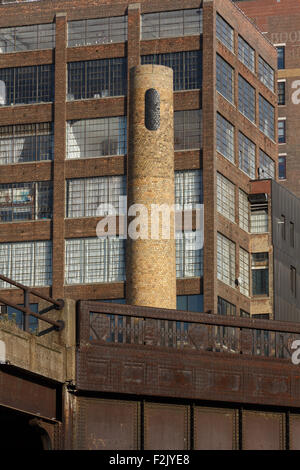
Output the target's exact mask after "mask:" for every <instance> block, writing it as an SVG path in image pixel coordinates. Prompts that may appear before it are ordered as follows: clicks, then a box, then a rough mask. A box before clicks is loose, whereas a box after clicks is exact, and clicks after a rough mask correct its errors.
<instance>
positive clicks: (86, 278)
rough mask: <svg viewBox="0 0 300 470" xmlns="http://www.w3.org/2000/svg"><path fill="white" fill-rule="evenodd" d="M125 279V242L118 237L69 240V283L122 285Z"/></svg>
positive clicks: (67, 272) (67, 252) (67, 282)
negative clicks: (110, 283) (116, 283)
mask: <svg viewBox="0 0 300 470" xmlns="http://www.w3.org/2000/svg"><path fill="white" fill-rule="evenodd" d="M124 279H125V240H123V239H120V238H117V237H115V238H112V237H109V238H74V239H69V240H66V258H65V283H66V284H89V283H96V282H97V283H100V282H119V281H124Z"/></svg>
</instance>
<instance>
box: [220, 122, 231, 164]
mask: <svg viewBox="0 0 300 470" xmlns="http://www.w3.org/2000/svg"><path fill="white" fill-rule="evenodd" d="M217 151H218V152H219V153H221V154H222V155H223V156H224V157H225V158H227V159H228V160H229V161H230V162H231V163H234V127H233V125H232V124H230V122H229V121H227V120H226V119H225V118H223V116H221V114H219V113H218V114H217Z"/></svg>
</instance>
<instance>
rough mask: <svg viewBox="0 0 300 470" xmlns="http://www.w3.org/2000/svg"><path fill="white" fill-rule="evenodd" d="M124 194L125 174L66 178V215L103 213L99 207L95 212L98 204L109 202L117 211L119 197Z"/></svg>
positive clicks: (98, 214)
mask: <svg viewBox="0 0 300 470" xmlns="http://www.w3.org/2000/svg"><path fill="white" fill-rule="evenodd" d="M125 195H126V178H125V176H96V177H93V178H76V179H70V180H67V201H66V202H67V204H66V216H67V217H96V216H100V215H105V214H103V213H102V212H103V211H100V209H99V210H98V212H97V209H98V208H99V206H100V204H111V205H112V206H113V207H114V208H115V210H116V212H117V213H119V203H120V199H119V198H120V197H121V196H125ZM100 212H101V213H100Z"/></svg>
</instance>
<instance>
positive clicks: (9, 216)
mask: <svg viewBox="0 0 300 470" xmlns="http://www.w3.org/2000/svg"><path fill="white" fill-rule="evenodd" d="M51 218H52V182H51V181H40V182H37V183H35V182H30V183H9V184H0V222H16V221H19V220H37V219H51Z"/></svg>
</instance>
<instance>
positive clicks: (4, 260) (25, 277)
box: [0, 240, 52, 289]
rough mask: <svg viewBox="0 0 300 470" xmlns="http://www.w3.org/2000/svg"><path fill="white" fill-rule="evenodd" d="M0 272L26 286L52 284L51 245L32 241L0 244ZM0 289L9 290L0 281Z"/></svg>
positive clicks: (5, 284)
mask: <svg viewBox="0 0 300 470" xmlns="http://www.w3.org/2000/svg"><path fill="white" fill-rule="evenodd" d="M0 272H1V274H3V275H4V276H6V277H8V278H10V279H13V280H14V281H15V282H20V283H21V284H25V285H27V286H50V285H51V284H52V243H51V241H48V240H47V241H34V242H18V243H0ZM0 287H1V288H5V289H7V288H11V287H12V286H11V285H10V284H7V283H6V282H3V281H0Z"/></svg>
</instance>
